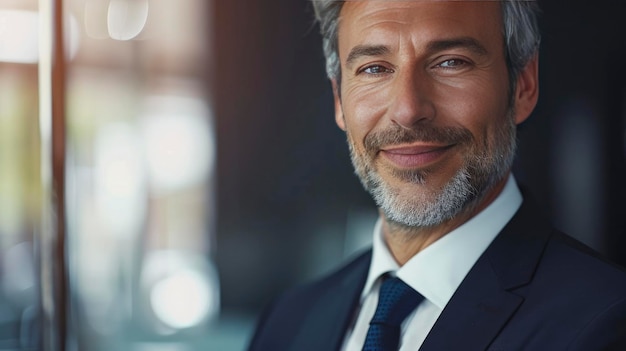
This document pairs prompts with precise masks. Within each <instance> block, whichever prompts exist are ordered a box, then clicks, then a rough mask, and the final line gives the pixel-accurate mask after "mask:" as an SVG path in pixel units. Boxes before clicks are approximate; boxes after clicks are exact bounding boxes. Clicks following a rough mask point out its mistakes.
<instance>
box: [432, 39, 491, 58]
mask: <svg viewBox="0 0 626 351" xmlns="http://www.w3.org/2000/svg"><path fill="white" fill-rule="evenodd" d="M426 48H427V50H428V51H429V52H437V51H444V50H449V49H456V48H462V49H463V48H465V49H468V50H470V51H472V52H473V53H475V54H476V55H480V56H485V55H487V49H485V47H484V46H483V45H482V44H481V43H480V42H479V41H478V40H476V39H474V38H471V37H461V38H452V39H445V40H436V41H431V42H430V43H428V45H427V46H426Z"/></svg>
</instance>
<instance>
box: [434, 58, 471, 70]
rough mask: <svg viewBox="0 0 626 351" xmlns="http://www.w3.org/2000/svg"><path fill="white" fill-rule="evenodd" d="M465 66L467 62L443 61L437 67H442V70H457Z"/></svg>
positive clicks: (456, 60)
mask: <svg viewBox="0 0 626 351" xmlns="http://www.w3.org/2000/svg"><path fill="white" fill-rule="evenodd" d="M466 64H467V62H466V61H463V60H459V59H450V60H445V61H443V62H442V63H440V64H439V65H438V66H439V67H443V68H458V67H461V66H464V65H466Z"/></svg>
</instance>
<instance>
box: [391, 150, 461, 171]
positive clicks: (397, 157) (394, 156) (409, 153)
mask: <svg viewBox="0 0 626 351" xmlns="http://www.w3.org/2000/svg"><path fill="white" fill-rule="evenodd" d="M452 147H454V144H451V145H447V144H446V145H433V144H419V145H407V146H397V147H389V148H384V149H381V150H380V153H381V154H382V155H383V156H384V157H385V158H386V159H387V160H389V161H390V162H391V163H392V164H394V165H395V166H397V167H400V168H423V167H426V166H428V165H431V164H432V163H435V162H437V161H438V160H440V159H441V158H442V157H443V156H444V155H445V154H446V152H447V151H448V150H450V149H451V148H452Z"/></svg>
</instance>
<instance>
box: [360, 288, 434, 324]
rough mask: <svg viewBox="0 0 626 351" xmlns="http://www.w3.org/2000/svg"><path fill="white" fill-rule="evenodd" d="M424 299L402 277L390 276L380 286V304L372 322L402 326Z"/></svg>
mask: <svg viewBox="0 0 626 351" xmlns="http://www.w3.org/2000/svg"><path fill="white" fill-rule="evenodd" d="M423 299H424V297H423V296H422V295H421V294H420V293H418V292H417V291H415V290H414V289H413V288H411V287H410V286H408V285H407V284H406V283H405V282H403V281H402V280H401V279H400V278H397V277H394V278H389V279H387V280H385V281H384V282H383V284H382V285H381V287H380V293H379V295H378V306H377V307H376V313H375V314H374V318H372V321H371V323H381V324H386V325H393V326H400V324H402V321H404V319H405V318H406V317H407V316H408V315H409V314H410V313H411V312H412V311H413V310H414V309H415V307H417V305H418V304H419V303H420V302H421V301H422V300H423Z"/></svg>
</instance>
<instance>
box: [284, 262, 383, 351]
mask: <svg viewBox="0 0 626 351" xmlns="http://www.w3.org/2000/svg"><path fill="white" fill-rule="evenodd" d="M370 260H371V251H369V252H368V253H366V254H365V255H363V256H362V257H360V258H359V259H357V261H356V262H355V263H354V268H352V269H349V270H347V272H346V274H343V275H342V276H340V277H339V282H338V283H337V284H330V286H331V287H330V288H329V289H326V290H324V291H323V292H322V293H321V294H320V295H319V298H318V299H317V300H316V301H315V302H314V303H313V305H312V306H311V308H310V311H311V313H310V314H309V315H308V316H307V319H306V321H305V323H304V325H303V326H302V328H300V332H299V333H298V335H296V336H295V338H294V342H293V343H292V344H291V347H290V349H289V350H291V351H320V350H324V351H333V350H339V348H340V347H341V345H342V343H343V338H344V336H345V333H346V329H347V328H348V325H349V323H350V322H351V321H352V318H353V317H354V313H355V309H356V307H357V306H358V303H359V297H360V295H361V290H362V289H363V285H364V284H365V279H366V277H367V272H368V269H369V264H370Z"/></svg>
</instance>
